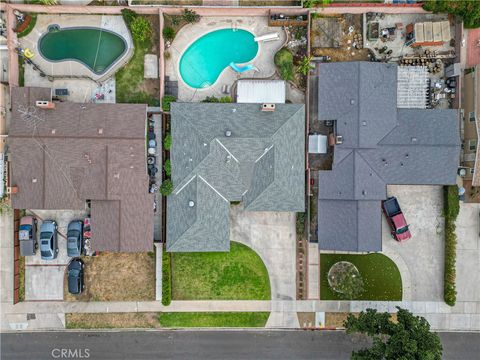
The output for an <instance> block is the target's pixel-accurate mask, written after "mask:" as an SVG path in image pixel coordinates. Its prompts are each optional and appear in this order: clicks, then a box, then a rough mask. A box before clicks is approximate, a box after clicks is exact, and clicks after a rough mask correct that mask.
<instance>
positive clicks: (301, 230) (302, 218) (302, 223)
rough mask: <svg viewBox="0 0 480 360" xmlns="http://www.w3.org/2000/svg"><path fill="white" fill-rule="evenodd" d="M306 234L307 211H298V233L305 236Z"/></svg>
mask: <svg viewBox="0 0 480 360" xmlns="http://www.w3.org/2000/svg"><path fill="white" fill-rule="evenodd" d="M304 234H305V213H304V212H301V213H300V212H299V213H297V235H299V236H301V237H302V236H303V235H304Z"/></svg>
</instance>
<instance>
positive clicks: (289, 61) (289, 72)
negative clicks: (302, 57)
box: [274, 48, 294, 80]
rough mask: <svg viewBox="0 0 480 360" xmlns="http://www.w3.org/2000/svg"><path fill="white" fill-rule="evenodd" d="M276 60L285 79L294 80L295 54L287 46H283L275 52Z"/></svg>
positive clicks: (281, 75)
mask: <svg viewBox="0 0 480 360" xmlns="http://www.w3.org/2000/svg"><path fill="white" fill-rule="evenodd" d="M274 62H275V65H276V66H277V68H278V70H279V72H280V77H281V78H282V79H283V80H293V78H294V76H293V75H294V73H293V54H292V53H291V52H290V51H289V50H288V49H287V48H282V49H280V50H279V51H278V52H277V53H276V54H275V58H274Z"/></svg>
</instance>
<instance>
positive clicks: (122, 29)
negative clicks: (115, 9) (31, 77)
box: [18, 14, 133, 82]
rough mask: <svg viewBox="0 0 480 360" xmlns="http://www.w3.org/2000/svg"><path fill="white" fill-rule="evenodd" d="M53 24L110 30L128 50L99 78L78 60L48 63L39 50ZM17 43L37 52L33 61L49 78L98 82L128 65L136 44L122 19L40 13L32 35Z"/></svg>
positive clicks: (108, 16)
mask: <svg viewBox="0 0 480 360" xmlns="http://www.w3.org/2000/svg"><path fill="white" fill-rule="evenodd" d="M53 24H56V25H59V26H60V28H69V27H96V28H101V29H106V30H110V31H112V32H114V33H116V34H118V35H120V36H122V37H123V39H124V40H125V41H126V43H127V51H126V52H125V53H124V54H123V55H122V57H121V58H120V59H119V60H118V61H117V63H116V64H115V65H113V66H112V67H111V68H109V69H108V70H107V71H106V72H105V73H103V74H100V75H97V74H95V73H94V72H92V71H91V70H90V69H89V68H88V67H86V66H85V65H83V64H82V63H80V62H78V61H71V60H68V61H61V62H52V61H48V60H46V59H45V58H43V57H42V55H40V53H39V51H38V40H39V39H40V37H41V36H42V35H43V34H44V33H46V32H47V31H48V26H50V25H53ZM18 41H19V43H20V45H21V46H22V48H24V49H25V48H29V49H30V50H32V51H33V52H34V53H35V57H34V58H33V59H32V60H33V62H34V63H35V64H37V65H38V66H39V67H40V69H42V71H44V72H45V73H46V74H47V75H52V76H78V77H89V78H91V79H93V80H95V81H99V82H102V81H104V80H106V79H108V78H109V77H111V76H112V75H113V74H114V73H115V72H116V71H117V70H118V69H120V68H121V67H122V66H123V65H125V64H126V63H127V62H128V61H129V60H130V58H131V57H132V55H133V42H132V38H131V36H130V32H129V31H128V28H127V26H126V24H125V22H124V21H123V19H122V17H121V16H115V15H85V16H78V15H70V14H58V15H44V14H39V15H38V17H37V23H36V25H35V28H34V29H33V30H32V32H31V33H30V34H28V35H27V36H25V37H23V38H20V39H18Z"/></svg>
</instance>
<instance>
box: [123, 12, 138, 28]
mask: <svg viewBox="0 0 480 360" xmlns="http://www.w3.org/2000/svg"><path fill="white" fill-rule="evenodd" d="M122 17H123V20H124V21H125V23H126V24H127V26H128V27H130V24H131V23H132V22H133V20H135V18H136V17H137V13H136V12H135V11H132V10H130V9H122Z"/></svg>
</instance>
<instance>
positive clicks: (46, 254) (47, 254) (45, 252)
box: [42, 251, 52, 257]
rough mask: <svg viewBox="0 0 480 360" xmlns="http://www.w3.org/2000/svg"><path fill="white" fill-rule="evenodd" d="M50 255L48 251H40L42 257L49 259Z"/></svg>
mask: <svg viewBox="0 0 480 360" xmlns="http://www.w3.org/2000/svg"><path fill="white" fill-rule="evenodd" d="M51 255H52V253H51V252H50V251H42V257H50V256H51Z"/></svg>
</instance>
